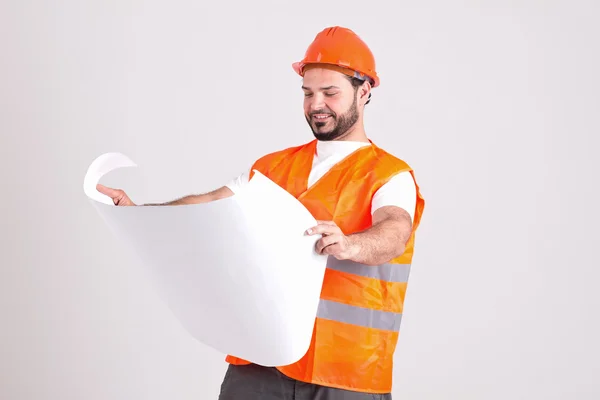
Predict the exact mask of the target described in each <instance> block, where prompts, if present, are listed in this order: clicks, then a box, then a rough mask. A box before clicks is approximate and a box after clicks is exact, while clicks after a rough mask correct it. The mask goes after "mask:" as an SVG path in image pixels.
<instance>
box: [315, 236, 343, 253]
mask: <svg viewBox="0 0 600 400" xmlns="http://www.w3.org/2000/svg"><path fill="white" fill-rule="evenodd" d="M341 238H342V237H341V236H340V235H337V234H334V235H330V236H325V237H323V238H321V239H319V241H317V244H316V245H315V248H316V250H317V253H319V254H322V253H323V249H326V248H327V247H328V246H331V245H333V244H336V243H338V242H339V241H340V240H341Z"/></svg>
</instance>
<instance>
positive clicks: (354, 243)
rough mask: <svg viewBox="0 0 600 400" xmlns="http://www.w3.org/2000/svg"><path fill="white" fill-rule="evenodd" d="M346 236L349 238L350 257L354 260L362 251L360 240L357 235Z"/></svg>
mask: <svg viewBox="0 0 600 400" xmlns="http://www.w3.org/2000/svg"><path fill="white" fill-rule="evenodd" d="M346 238H347V239H348V259H350V260H354V259H355V258H356V257H357V256H358V255H359V254H360V251H361V245H360V240H358V239H359V238H358V237H357V236H355V235H348V236H346Z"/></svg>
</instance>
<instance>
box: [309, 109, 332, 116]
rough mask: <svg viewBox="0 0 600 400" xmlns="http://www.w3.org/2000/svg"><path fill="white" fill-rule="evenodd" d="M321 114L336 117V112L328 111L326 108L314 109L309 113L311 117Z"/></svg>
mask: <svg viewBox="0 0 600 400" xmlns="http://www.w3.org/2000/svg"><path fill="white" fill-rule="evenodd" d="M319 114H321V115H323V114H324V115H330V116H332V117H335V114H334V113H332V112H331V111H326V110H317V111H312V112H310V113H308V115H309V116H310V117H314V116H315V115H319Z"/></svg>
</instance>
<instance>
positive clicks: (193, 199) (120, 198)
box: [96, 184, 233, 206]
mask: <svg viewBox="0 0 600 400" xmlns="http://www.w3.org/2000/svg"><path fill="white" fill-rule="evenodd" d="M96 188H97V190H98V191H99V192H100V193H103V194H105V195H107V196H109V197H110V198H111V199H112V201H113V203H114V204H115V205H116V206H137V204H135V203H134V202H133V201H131V199H130V198H129V196H127V193H125V192H124V191H123V190H121V189H113V188H109V187H106V186H104V185H101V184H98V185H97V186H96ZM230 196H233V191H232V190H231V189H229V188H228V187H227V186H223V187H221V188H219V189H217V190H213V191H212V192H209V193H205V194H197V195H190V196H185V197H182V198H180V199H177V200H173V201H169V202H166V203H156V204H142V205H141V206H177V205H183V204H198V203H207V202H209V201H215V200H220V199H224V198H226V197H230Z"/></svg>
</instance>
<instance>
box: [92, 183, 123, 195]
mask: <svg viewBox="0 0 600 400" xmlns="http://www.w3.org/2000/svg"><path fill="white" fill-rule="evenodd" d="M96 189H97V190H98V191H99V192H100V193H102V194H105V195H107V196H108V197H111V198H113V199H114V198H115V197H119V196H120V195H121V191H120V190H117V189H112V188H109V187H106V186H104V185H101V184H97V185H96Z"/></svg>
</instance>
